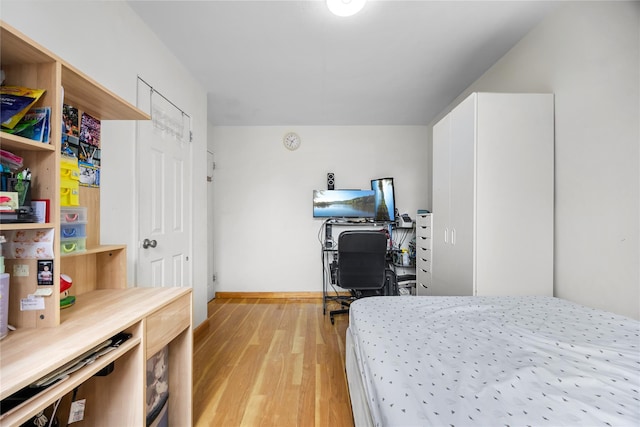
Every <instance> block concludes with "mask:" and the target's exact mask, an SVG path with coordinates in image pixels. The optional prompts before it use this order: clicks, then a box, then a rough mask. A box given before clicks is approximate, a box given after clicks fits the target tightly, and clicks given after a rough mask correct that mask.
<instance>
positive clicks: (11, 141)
mask: <svg viewBox="0 0 640 427" xmlns="http://www.w3.org/2000/svg"><path fill="white" fill-rule="evenodd" d="M0 146H2V149H3V150H7V151H11V150H25V151H44V152H47V151H48V152H53V151H55V149H56V147H55V146H54V145H51V144H44V143H42V142H38V141H33V140H31V139H28V138H24V137H22V136H17V135H12V134H10V133H6V132H0Z"/></svg>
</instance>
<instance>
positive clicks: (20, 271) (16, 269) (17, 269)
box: [13, 264, 29, 277]
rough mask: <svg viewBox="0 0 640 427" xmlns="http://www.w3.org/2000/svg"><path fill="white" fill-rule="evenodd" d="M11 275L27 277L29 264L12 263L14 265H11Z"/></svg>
mask: <svg viewBox="0 0 640 427" xmlns="http://www.w3.org/2000/svg"><path fill="white" fill-rule="evenodd" d="M13 275H14V276H15V277H27V276H29V265H28V264H14V266H13Z"/></svg>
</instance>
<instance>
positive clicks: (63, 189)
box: [60, 178, 80, 206]
mask: <svg viewBox="0 0 640 427" xmlns="http://www.w3.org/2000/svg"><path fill="white" fill-rule="evenodd" d="M79 204H80V182H79V181H76V180H73V179H66V178H62V179H61V180H60V205H61V206H78V205H79Z"/></svg>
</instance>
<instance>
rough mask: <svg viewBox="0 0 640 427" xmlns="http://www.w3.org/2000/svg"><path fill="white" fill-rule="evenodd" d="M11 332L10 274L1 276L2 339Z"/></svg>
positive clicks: (0, 333) (0, 337)
mask: <svg viewBox="0 0 640 427" xmlns="http://www.w3.org/2000/svg"><path fill="white" fill-rule="evenodd" d="M8 332H9V274H8V273H2V274H0V339H2V338H4V337H6V336H7V333H8Z"/></svg>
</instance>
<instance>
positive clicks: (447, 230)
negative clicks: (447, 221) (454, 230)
mask: <svg viewBox="0 0 640 427" xmlns="http://www.w3.org/2000/svg"><path fill="white" fill-rule="evenodd" d="M448 237H449V229H448V228H445V229H444V243H445V244H446V243H447V238H448Z"/></svg>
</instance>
